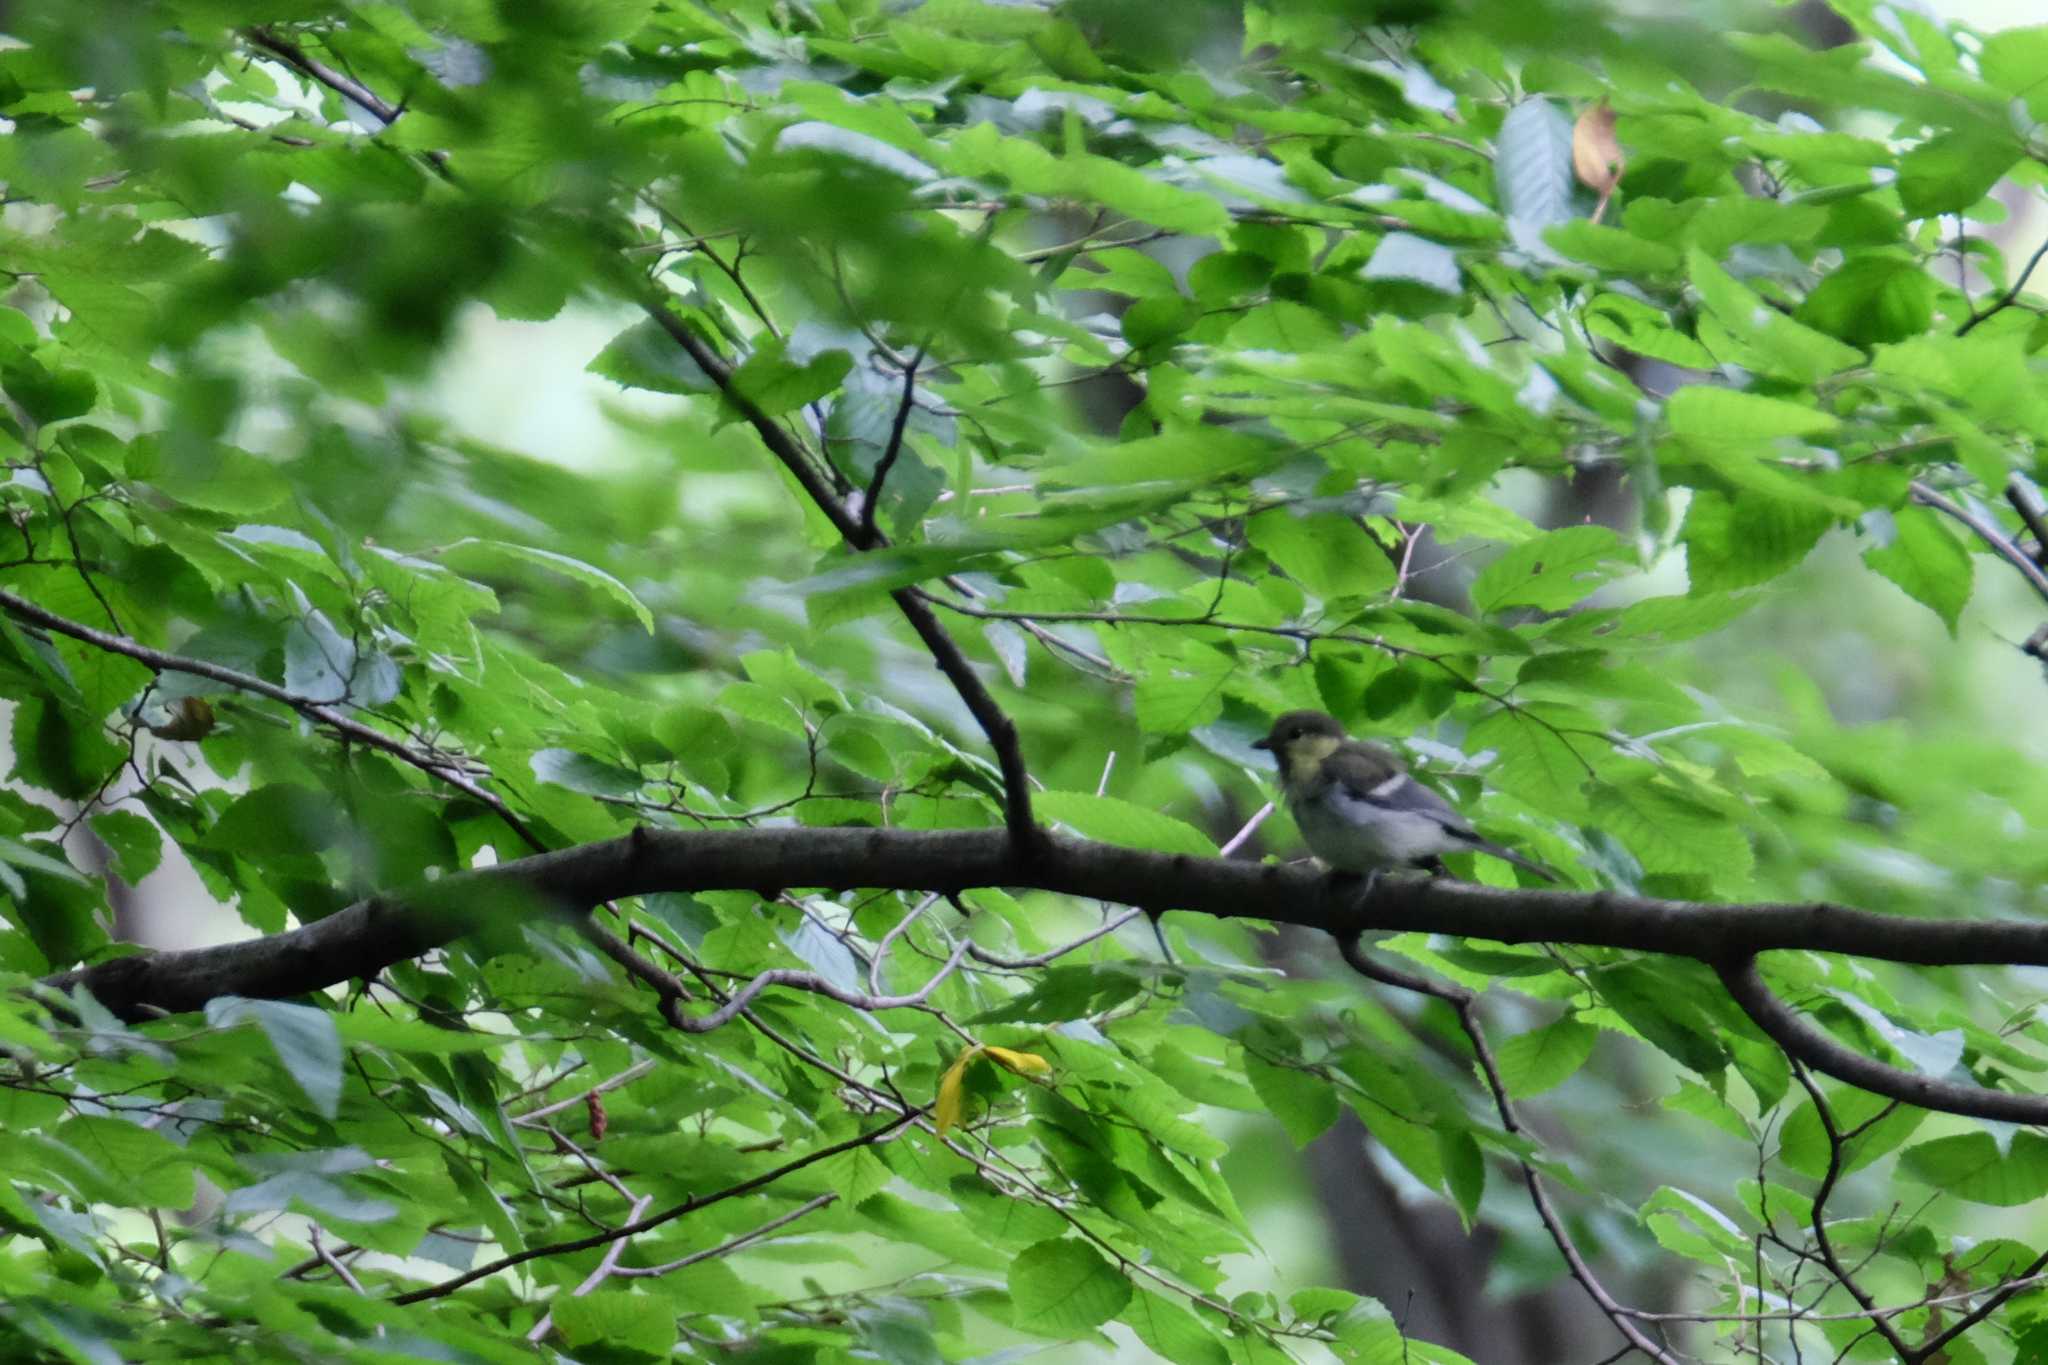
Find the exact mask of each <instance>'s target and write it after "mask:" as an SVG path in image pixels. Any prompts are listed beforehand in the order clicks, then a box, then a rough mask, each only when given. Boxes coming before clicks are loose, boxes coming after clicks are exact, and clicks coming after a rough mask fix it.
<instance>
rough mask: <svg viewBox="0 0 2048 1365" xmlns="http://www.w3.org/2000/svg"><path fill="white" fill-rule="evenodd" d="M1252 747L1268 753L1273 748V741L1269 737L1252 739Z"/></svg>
mask: <svg viewBox="0 0 2048 1365" xmlns="http://www.w3.org/2000/svg"><path fill="white" fill-rule="evenodd" d="M1252 747H1253V748H1254V749H1264V750H1266V751H1267V752H1268V753H1271V752H1272V749H1273V741H1272V740H1270V739H1255V740H1253V741H1252Z"/></svg>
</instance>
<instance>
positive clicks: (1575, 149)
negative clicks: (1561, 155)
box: [1572, 99, 1628, 223]
mask: <svg viewBox="0 0 2048 1365" xmlns="http://www.w3.org/2000/svg"><path fill="white" fill-rule="evenodd" d="M1627 166H1628V158H1627V156H1626V155H1624V154H1623V152H1622V150H1621V143H1620V141H1619V140H1618V139H1617V138H1616V137H1615V136H1614V110H1613V109H1612V108H1611V107H1610V106H1609V105H1608V103H1607V101H1606V100H1604V99H1603V100H1601V101H1600V102H1599V103H1598V104H1596V105H1594V106H1593V107H1592V108H1590V109H1588V110H1586V111H1585V112H1584V113H1582V114H1580V115H1579V117H1578V121H1577V122H1575V123H1574V124H1572V171H1573V172H1574V173H1575V174H1576V175H1577V176H1578V177H1579V183H1580V184H1581V185H1584V186H1585V187H1586V188H1587V189H1589V190H1592V191H1593V192H1594V193H1595V194H1598V195H1599V196H1600V203H1599V204H1598V205H1597V206H1596V207H1595V208H1594V210H1593V221H1594V222H1596V223H1597V222H1599V221H1600V219H1601V217H1602V216H1603V215H1605V214H1606V212H1607V201H1608V200H1609V199H1610V198H1612V197H1613V195H1614V187H1615V186H1616V185H1618V184H1620V183H1621V173H1622V171H1623V170H1625V169H1626V168H1627Z"/></svg>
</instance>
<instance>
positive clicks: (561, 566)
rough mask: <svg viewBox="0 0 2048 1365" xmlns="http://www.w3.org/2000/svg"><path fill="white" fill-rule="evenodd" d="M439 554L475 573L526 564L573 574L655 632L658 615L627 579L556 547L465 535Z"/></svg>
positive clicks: (515, 569) (507, 571)
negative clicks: (648, 608) (624, 581)
mask: <svg viewBox="0 0 2048 1365" xmlns="http://www.w3.org/2000/svg"><path fill="white" fill-rule="evenodd" d="M439 558H440V559H441V560H442V561H443V562H444V563H447V564H448V565H449V566H451V567H453V568H457V569H464V570H466V571H467V572H472V573H493V572H496V573H505V574H508V575H516V573H517V572H518V570H519V569H520V568H521V567H522V566H538V567H540V568H543V569H547V570H550V571H552V572H554V573H558V574H561V575H562V576H564V577H565V578H573V579H575V580H576V581H577V582H579V583H581V584H583V585H584V586H586V587H590V588H595V589H596V590H597V591H598V592H601V593H603V594H604V595H605V596H607V597H609V598H611V599H612V600H613V601H614V602H616V603H618V604H619V605H620V606H622V607H624V608H626V609H627V610H628V611H630V612H632V613H633V618H634V619H635V620H637V621H638V622H639V623H640V628H641V629H642V630H645V631H647V632H648V633H649V634H650V635H651V634H653V632H654V616H653V614H652V613H651V612H649V611H648V610H647V607H646V605H645V604H644V603H642V602H641V601H640V599H639V598H638V597H635V596H634V595H633V593H632V590H631V589H629V588H627V586H626V585H625V584H624V583H621V582H620V581H619V580H618V579H616V578H614V577H612V576H611V575H610V574H608V573H606V572H605V571H604V570H602V569H599V568H596V567H594V566H592V565H589V564H586V563H584V562H583V561H582V560H580V559H572V558H570V557H569V556H568V555H565V554H557V553H556V552H555V551H553V550H543V549H540V548H538V547H536V546H532V545H513V544H511V543H509V542H507V541H502V540H478V539H475V538H465V539H463V540H458V541H456V542H454V543H453V544H451V545H446V546H443V547H442V549H441V550H440V552H439Z"/></svg>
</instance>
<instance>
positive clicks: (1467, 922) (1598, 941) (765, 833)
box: [53, 827, 2048, 1019]
mask: <svg viewBox="0 0 2048 1365" xmlns="http://www.w3.org/2000/svg"><path fill="white" fill-rule="evenodd" d="M811 887H818V888H826V889H832V890H844V889H851V888H856V887H864V888H874V889H878V890H896V891H936V892H940V893H942V894H943V893H958V892H961V891H966V890H971V889H973V888H976V887H1021V888H1032V889H1037V890H1042V891H1053V892H1059V893H1062V894H1066V895H1073V896H1082V897H1087V898H1089V899H1093V900H1105V901H1115V902H1118V903H1120V904H1124V905H1130V906H1134V907H1137V908H1140V909H1145V910H1149V911H1152V912H1155V913H1157V912H1161V911H1166V910H1188V911H1194V912H1197V913H1200V914H1206V915H1214V916H1217V917H1218V918H1223V919H1243V918H1257V919H1264V920H1270V921H1273V922H1276V923H1281V924H1293V925H1299V926H1301V927H1303V928H1309V929H1320V930H1323V931H1325V932H1329V933H1357V932H1361V931H1373V930H1385V931H1394V932H1400V931H1407V930H1419V931H1422V932H1432V933H1446V934H1459V935H1464V936H1467V937H1471V938H1485V939H1494V940H1498V941H1500V942H1505V943H1578V944H1586V945H1589V946H1598V947H1608V948H1628V949H1635V950H1638V951H1642V952H1653V953H1671V954H1676V955H1678V956H1682V957H1690V958H1696V959H1698V960H1699V961H1702V962H1705V963H1708V964H1719V963H1725V962H1732V961H1740V960H1742V959H1745V958H1748V957H1752V956H1754V955H1755V954H1757V953H1761V952H1770V951H1774V950H1780V949H1807V950H1812V951H1818V952H1829V953H1844V954H1848V955H1850V956H1856V957H1867V958H1877V959H1882V960H1885V961H1890V962H1906V963H1915V964H1919V965H1922V966H1960V965H1965V964H1971V963H1983V964H2010V965H2019V966H2048V923H2035V922H2024V921H2014V920H1931V919H1912V918H1907V917H1905V916H1902V915H1885V914H1878V913H1876V912H1874V911H1869V910H1854V909H1850V908H1848V907H1845V906H1840V905H1831V904H1827V903H1824V902H1807V903H1800V902H1776V903H1760V904H1749V905H1716V904H1708V903H1704V902H1698V901H1678V900H1657V899H1653V898H1650V897H1646V896H1628V895H1622V894H1620V893H1617V892H1613V891H1526V890H1507V889H1503V888H1499V887H1491V886H1481V885H1478V884H1476V883H1471V882H1458V881H1451V880H1449V879H1447V878H1436V879H1400V878H1381V879H1380V880H1379V882H1378V884H1377V886H1376V887H1375V888H1374V890H1373V892H1372V894H1371V895H1370V896H1367V895H1366V894H1365V892H1364V888H1363V885H1362V883H1361V882H1360V881H1359V879H1356V878H1334V877H1326V876H1324V875H1323V874H1321V873H1319V872H1317V871H1315V870H1314V869H1313V868H1312V867H1311V866H1309V865H1307V864H1292V865H1281V864H1272V863H1252V862H1238V861H1229V860H1225V859H1220V858H1199V857H1192V856H1189V855H1187V854H1176V853H1153V852H1149V851H1147V850H1144V849H1135V848H1122V847H1118V846H1117V845H1114V844H1105V843H1097V842H1095V841H1093V840H1087V839H1077V838H1073V837H1071V836H1066V835H1057V834H1048V835H1047V836H1046V837H1045V838H1044V840H1043V841H1042V842H1041V843H1040V845H1039V847H1038V848H1037V849H1035V850H1030V851H1024V852H1020V851H1018V850H1017V848H1016V846H1015V844H1014V843H1013V842H1012V841H1011V840H1010V839H1009V838H1008V836H1007V834H1006V833H1005V832H1004V831H1003V830H1000V829H979V830H900V829H891V830H885V829H849V828H838V829H807V828H798V827H791V828H782V829H739V830H653V829H646V830H639V831H636V832H635V833H633V834H631V835H626V836H623V837H621V838H617V839H610V840H605V841H603V842H600V843H593V844H583V845H579V846H577V847H575V848H568V849H562V850H559V851H556V852H552V853H543V854H536V855H534V856H532V857H528V858H520V859H517V860H514V861H509V862H505V863H501V864H498V865H497V866H494V867H489V868H481V869H478V870H476V871H471V872H462V873H457V874H454V875H451V876H447V877H443V878H441V879H440V880H438V881H435V882H432V883H430V884H428V885H426V886H424V887H421V888H418V889H417V890H414V891H410V892H405V893H403V894H401V895H384V896H376V897H372V898H371V899H368V900H365V901H360V902H358V903H356V904H355V905H352V906H350V907H348V908H347V909H345V910H343V911H341V912H339V913H337V914H334V915H331V916H329V917H327V918H326V919H322V920H319V921H316V922H314V923H312V924H309V925H306V926H305V927H303V928H300V929H295V930H292V931H290V932H288V933H282V934H274V935H272V936H270V937H268V938H263V939H255V940H251V941H248V942H243V943H230V944H223V945H220V946H218V947H212V948H195V949H189V950H185V951H179V952H163V953H155V954H151V955H146V956H138V957H128V958H119V959H116V960H113V961H110V962H103V963H99V964H97V965H95V966H92V967H89V968H85V969H83V970H81V971H78V972H70V973H65V974H64V975H62V976H60V977H56V978H53V982H54V983H55V984H64V985H68V984H71V983H74V982H76V983H82V984H85V985H87V986H89V987H91V989H92V991H93V993H94V994H95V995H97V996H98V997H99V998H100V999H101V1001H102V1002H104V1003H105V1004H106V1005H107V1006H108V1007H109V1008H110V1009H113V1010H115V1012H116V1013H118V1014H121V1015H123V1016H124V1017H127V1018H131V1019H132V1018H138V1017H143V1016H145V1015H148V1014H151V1013H156V1012H180V1011H186V1010H194V1009H198V1008H200V1007H201V1006H203V1005H204V1004H205V1003H206V1001H207V1000H209V999H211V998H213V997H214V996H217V995H227V994H235V995H249V996H261V997H268V998H277V997H281V996H289V995H297V994H301V993H304V992H306V991H312V990H318V989H320V988H322V987H325V986H330V985H333V984H335V983H337V982H342V981H348V980H351V979H353V978H357V977H365V976H373V975H375V974H376V973H377V972H379V971H381V970H383V969H384V968H385V967H388V966H391V965H392V964H394V963H397V962H402V961H405V960H406V959H409V958H412V957H416V956H418V955H419V954H421V953H424V952H426V951H428V950H430V949H432V948H436V947H440V946H441V945H443V944H445V943H448V942H450V941H451V940H453V939H455V938H458V937H460V936H461V935H463V934H465V933H468V932H470V931H471V930H473V929H476V928H480V927H483V926H485V925H489V924H497V925H503V924H506V923H509V922H516V921H517V919H519V918H520V917H522V916H524V915H530V914H536V913H559V912H565V911H566V912H579V913H580V912H582V911H585V910H588V909H589V908H590V907H592V906H595V905H599V904H602V903H603V902H605V901H607V900H614V899H617V898H619V897H623V896H638V895H646V894H650V893H652V892H657V891H717V890H752V891H760V892H763V893H769V892H774V891H779V890H785V889H791V888H811Z"/></svg>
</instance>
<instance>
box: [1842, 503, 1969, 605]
mask: <svg viewBox="0 0 2048 1365" xmlns="http://www.w3.org/2000/svg"><path fill="white" fill-rule="evenodd" d="M1863 562H1864V563H1865V564H1868V565H1869V566H1870V567H1871V568H1873V569H1875V570H1877V571H1878V572H1879V573H1881V574H1883V575H1884V576H1885V577H1886V578H1889V579H1890V580H1891V581H1892V582H1894V583H1896V584H1898V585H1899V586H1900V587H1901V588H1903V589H1904V590H1905V591H1906V593H1907V595H1908V596H1910V597H1912V598H1913V600H1915V601H1916V602H1920V603H1923V604H1924V605H1926V606H1928V607H1930V608H1932V609H1933V610H1934V613H1935V615H1937V616H1939V617H1940V618H1941V620H1942V623H1943V624H1944V625H1946V626H1947V627H1948V633H1949V634H1950V635H1951V636H1953V635H1954V634H1955V633H1956V623H1957V621H1958V620H1959V619H1960V618H1961V616H1962V612H1963V607H1964V606H1965V605H1966V604H1967V603H1968V602H1969V600H1970V583H1971V578H1972V576H1973V572H1974V571H1973V568H1972V565H1971V562H1970V552H1969V551H1968V550H1966V549H1964V548H1963V544H1962V542H1961V541H1959V540H1957V539H1956V538H1955V536H1954V535H1953V534H1951V533H1950V531H1949V529H1948V527H1947V526H1945V525H1943V524H1942V521H1941V518H1940V517H1938V516H1936V515H1935V514H1934V513H1933V512H1930V511H1929V510H1927V509H1926V508H1924V507H1901V508H1900V509H1899V510H1898V511H1896V512H1894V513H1893V514H1892V540H1891V543H1890V544H1889V545H1874V546H1872V547H1871V548H1870V549H1868V550H1865V551H1864V552H1863Z"/></svg>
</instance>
